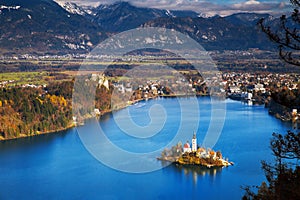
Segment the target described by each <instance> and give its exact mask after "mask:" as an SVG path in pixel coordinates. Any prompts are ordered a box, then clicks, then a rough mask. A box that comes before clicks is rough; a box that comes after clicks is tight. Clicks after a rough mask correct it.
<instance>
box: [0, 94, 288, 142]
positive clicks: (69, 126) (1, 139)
mask: <svg viewBox="0 0 300 200" xmlns="http://www.w3.org/2000/svg"><path fill="white" fill-rule="evenodd" d="M193 96H196V97H209V95H187V94H184V95H162V96H155V97H148V98H147V99H144V98H143V99H138V100H134V101H132V102H130V104H128V105H125V106H123V107H120V108H117V109H110V110H105V111H101V114H100V115H96V116H92V115H91V116H89V117H85V118H83V122H77V123H74V122H72V123H70V124H69V125H68V126H67V127H64V128H59V129H56V130H49V131H44V132H39V133H37V134H33V135H24V134H22V135H20V136H19V137H15V138H3V137H2V136H1V137H0V142H2V141H10V140H17V139H21V138H29V137H34V136H39V135H46V134H53V133H58V132H61V131H67V130H69V129H71V128H74V127H77V126H82V125H84V124H85V121H86V120H89V119H92V118H95V117H97V118H98V119H100V118H101V117H102V116H104V115H106V114H110V113H113V112H116V111H120V110H122V109H125V108H127V107H129V106H132V105H134V104H136V103H139V102H142V101H147V100H153V99H156V98H176V97H179V98H183V97H193ZM226 99H227V98H225V100H226ZM229 99H231V98H229ZM234 101H238V100H234ZM279 120H280V119H279ZM281 121H282V120H281ZM282 122H284V121H282Z"/></svg>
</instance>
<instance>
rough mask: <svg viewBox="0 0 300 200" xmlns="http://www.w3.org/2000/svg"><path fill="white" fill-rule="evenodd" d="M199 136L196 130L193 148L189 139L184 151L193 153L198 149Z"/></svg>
mask: <svg viewBox="0 0 300 200" xmlns="http://www.w3.org/2000/svg"><path fill="white" fill-rule="evenodd" d="M197 149H198V148H197V137H196V133H195V132H194V135H193V139H192V148H191V146H190V143H189V141H187V142H186V143H185V144H184V146H183V153H191V152H196V151H197Z"/></svg>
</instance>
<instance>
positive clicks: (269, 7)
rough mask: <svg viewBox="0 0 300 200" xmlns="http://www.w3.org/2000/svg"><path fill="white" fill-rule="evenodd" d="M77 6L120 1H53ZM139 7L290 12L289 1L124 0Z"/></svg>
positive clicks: (210, 11)
mask: <svg viewBox="0 0 300 200" xmlns="http://www.w3.org/2000/svg"><path fill="white" fill-rule="evenodd" d="M55 1H57V2H74V3H76V4H78V5H92V6H98V5H99V4H112V3H114V2H116V1H120V0H55ZM124 1H128V2H130V3H131V4H133V5H136V6H140V7H151V8H160V9H169V10H193V11H196V12H198V13H204V14H207V15H216V14H218V15H221V16H226V15H230V14H233V13H238V12H256V13H269V14H273V15H275V16H276V15H280V14H282V13H286V12H289V11H292V9H291V4H290V2H289V0H283V1H279V0H215V1H212V0H124Z"/></svg>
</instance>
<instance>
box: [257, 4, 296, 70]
mask: <svg viewBox="0 0 300 200" xmlns="http://www.w3.org/2000/svg"><path fill="white" fill-rule="evenodd" d="M290 2H291V3H292V5H293V6H294V11H293V13H292V14H291V16H289V17H287V16H286V15H282V16H281V17H280V19H279V24H278V26H273V27H271V26H270V25H269V24H268V23H266V20H265V19H261V20H260V21H259V22H258V25H259V26H260V28H261V30H262V31H263V32H265V33H266V34H267V35H268V37H269V38H270V39H271V41H273V42H275V43H276V44H277V45H278V48H279V56H280V58H281V59H283V60H284V61H285V62H287V63H289V64H292V65H297V66H300V55H299V53H298V51H299V50H300V31H299V27H300V13H299V7H300V0H290Z"/></svg>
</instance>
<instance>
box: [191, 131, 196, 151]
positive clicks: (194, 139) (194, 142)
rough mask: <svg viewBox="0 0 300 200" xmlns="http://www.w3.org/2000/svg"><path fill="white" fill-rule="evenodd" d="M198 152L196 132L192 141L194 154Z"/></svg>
mask: <svg viewBox="0 0 300 200" xmlns="http://www.w3.org/2000/svg"><path fill="white" fill-rule="evenodd" d="M196 151H197V137H196V132H195V131H194V135H193V139H192V152H196Z"/></svg>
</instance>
